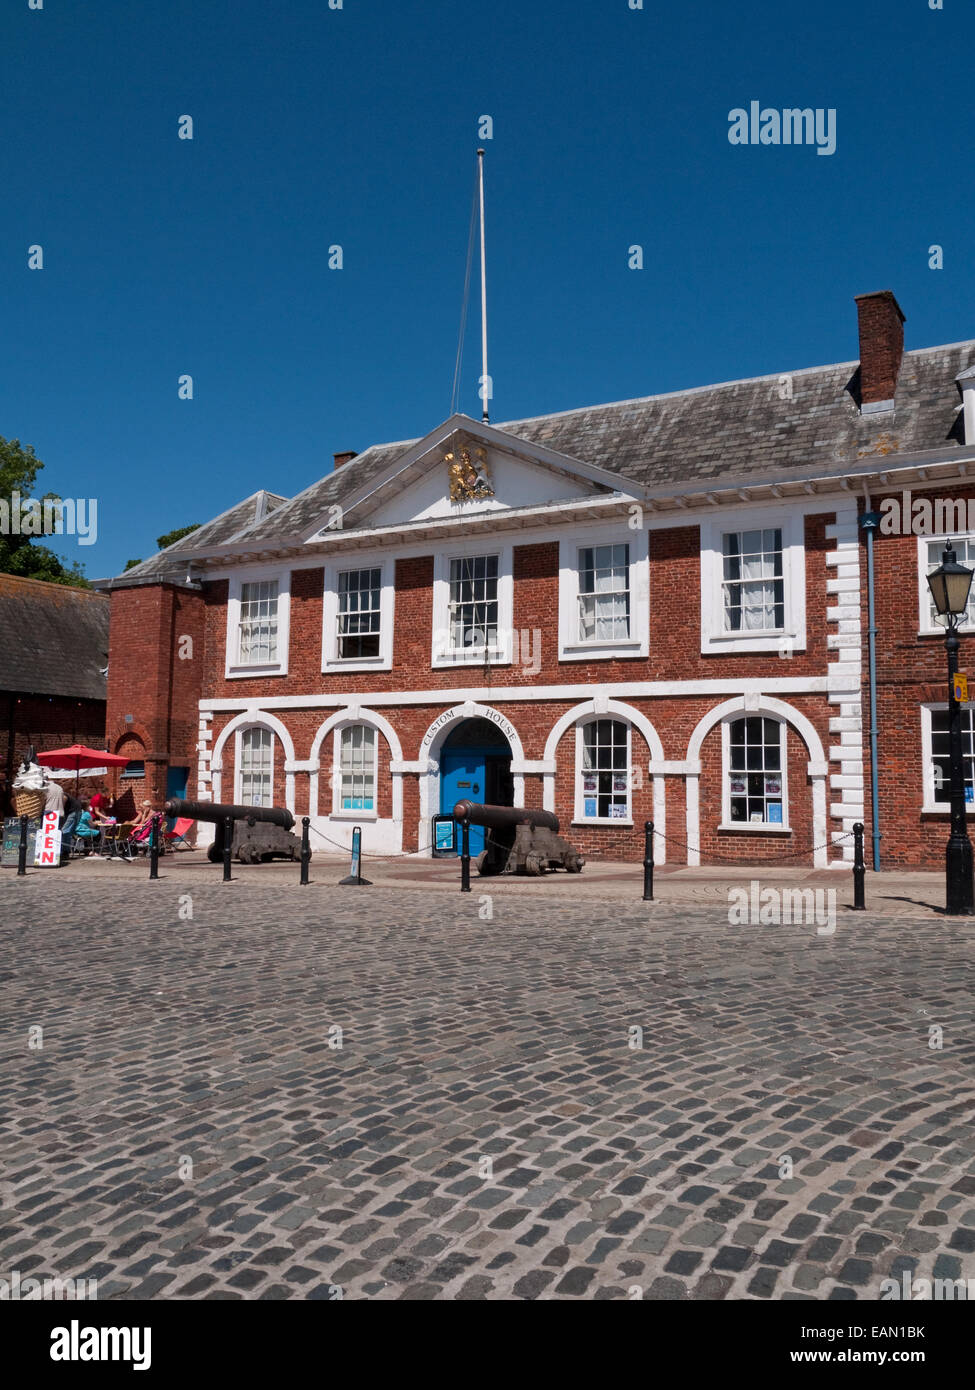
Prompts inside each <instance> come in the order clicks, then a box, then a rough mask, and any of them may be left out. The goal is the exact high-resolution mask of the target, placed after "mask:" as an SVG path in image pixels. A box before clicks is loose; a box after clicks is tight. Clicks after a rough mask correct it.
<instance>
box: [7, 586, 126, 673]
mask: <svg viewBox="0 0 975 1390" xmlns="http://www.w3.org/2000/svg"><path fill="white" fill-rule="evenodd" d="M108 610H109V601H108V599H107V598H106V597H105V595H103V594H99V593H95V591H94V590H92V589H71V588H68V587H67V585H64V584H47V583H44V582H43V581H41V580H39V579H21V578H19V577H18V576H17V575H13V574H0V690H14V691H17V692H18V693H19V694H22V695H64V696H69V697H72V698H74V699H77V700H104V699H105V696H106V688H107V680H106V677H105V675H104V674H103V672H104V670H105V668H106V667H107V666H108Z"/></svg>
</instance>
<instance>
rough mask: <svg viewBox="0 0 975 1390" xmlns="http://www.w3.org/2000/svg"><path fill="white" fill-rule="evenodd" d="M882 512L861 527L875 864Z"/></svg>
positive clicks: (869, 515)
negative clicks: (876, 544) (877, 554)
mask: <svg viewBox="0 0 975 1390" xmlns="http://www.w3.org/2000/svg"><path fill="white" fill-rule="evenodd" d="M880 521H881V514H880V512H863V513H862V515H861V517H860V530H861V531H863V533H864V534H865V536H866V538H867V648H868V652H869V661H870V819H871V835H872V839H873V867H874V869H875V870H877V869H879V868H880V803H879V800H878V796H879V793H878V789H877V783H878V780H879V778H878V774H877V624H876V620H875V617H874V591H873V538H874V535H875V533H876V530H877V527H878V526H879V525H880Z"/></svg>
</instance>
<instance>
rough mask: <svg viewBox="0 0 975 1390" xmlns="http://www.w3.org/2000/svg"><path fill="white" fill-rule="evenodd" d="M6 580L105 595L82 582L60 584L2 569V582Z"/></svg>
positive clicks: (94, 596)
mask: <svg viewBox="0 0 975 1390" xmlns="http://www.w3.org/2000/svg"><path fill="white" fill-rule="evenodd" d="M5 580H12V581H13V582H14V583H15V584H36V585H37V586H38V588H41V589H59V590H61V592H62V593H69V594H83V595H84V596H85V597H86V598H104V597H105V595H104V594H102V593H99V591H98V590H97V589H85V588H82V586H81V585H80V584H59V583H58V582H57V581H56V580H53V579H34V578H33V577H32V576H31V575H28V574H10V573H8V572H7V571H6V570H3V571H0V584H3V583H4V581H5Z"/></svg>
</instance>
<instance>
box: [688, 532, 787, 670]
mask: <svg viewBox="0 0 975 1390" xmlns="http://www.w3.org/2000/svg"><path fill="white" fill-rule="evenodd" d="M805 522H806V514H805V513H804V512H799V513H795V512H784V511H781V510H779V511H764V510H752V511H723V512H720V513H719V514H718V515H717V516H713V517H703V518H702V519H701V652H702V654H703V655H708V656H714V655H720V654H721V653H723V652H780V651H783V650H787V651H788V652H789V653H790V654H791V653H793V652H797V651H804V650H805V647H806V545H805ZM773 529H774V530H779V531H781V532H782V601H783V610H784V622H783V625H782V627H781V628H764V629H762V630H761V631H759V632H742V631H740V630H737V631H734V632H726V631H725V627H724V537H725V535H726V534H728V533H729V532H737V531H768V530H773Z"/></svg>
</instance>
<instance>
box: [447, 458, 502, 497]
mask: <svg viewBox="0 0 975 1390" xmlns="http://www.w3.org/2000/svg"><path fill="white" fill-rule="evenodd" d="M444 463H445V464H446V465H447V477H448V478H449V479H450V500H451V502H473V501H475V500H476V499H477V498H480V497H493V496H494V488H493V487H492V486H491V475H490V472H489V471H488V461H487V450H486V449H484V448H483V447H482V446H480V445H479V446H478V447H476V448H473V449H460V450H458V451H457V452H456V453H455V452H454V450H451V451H450V453H447V454H444Z"/></svg>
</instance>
